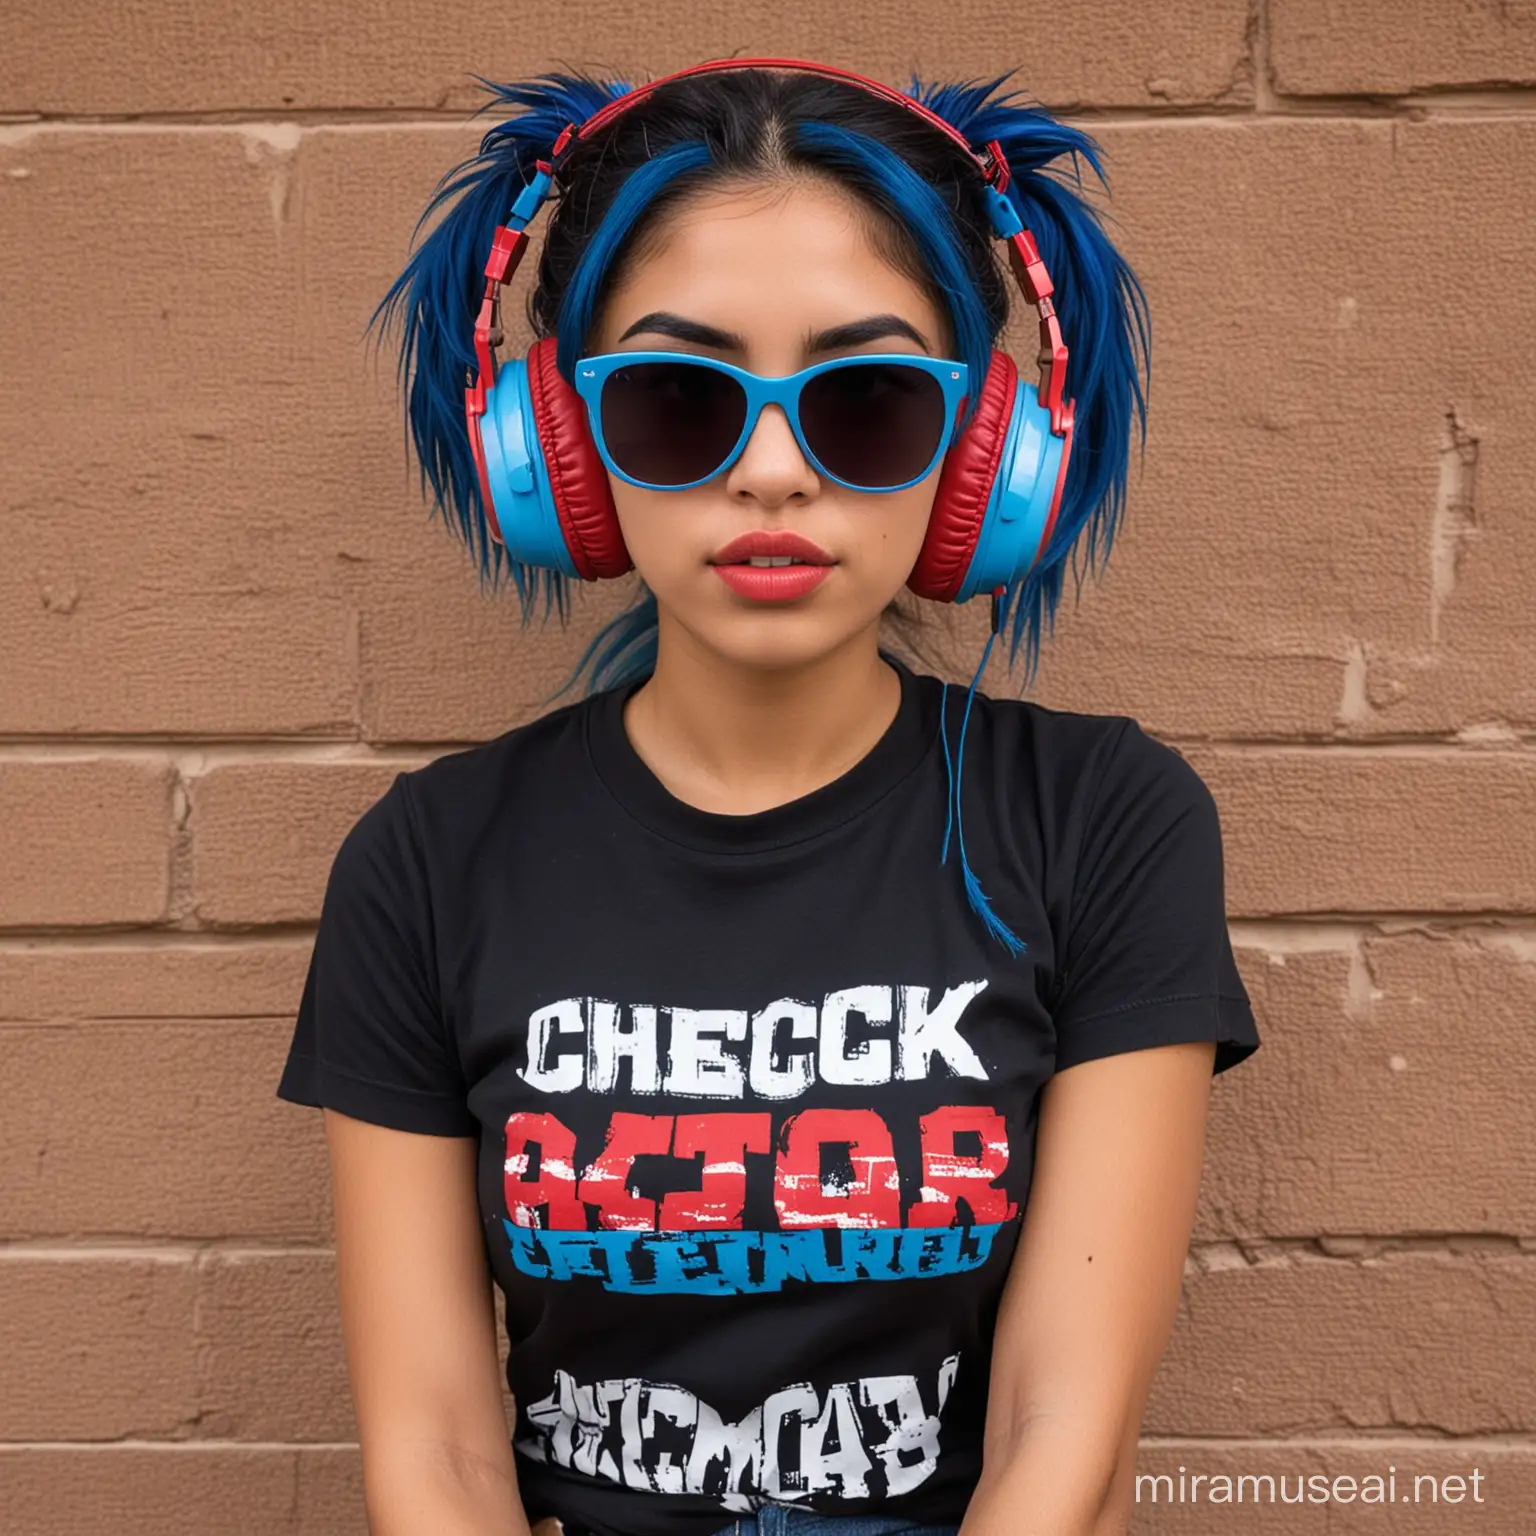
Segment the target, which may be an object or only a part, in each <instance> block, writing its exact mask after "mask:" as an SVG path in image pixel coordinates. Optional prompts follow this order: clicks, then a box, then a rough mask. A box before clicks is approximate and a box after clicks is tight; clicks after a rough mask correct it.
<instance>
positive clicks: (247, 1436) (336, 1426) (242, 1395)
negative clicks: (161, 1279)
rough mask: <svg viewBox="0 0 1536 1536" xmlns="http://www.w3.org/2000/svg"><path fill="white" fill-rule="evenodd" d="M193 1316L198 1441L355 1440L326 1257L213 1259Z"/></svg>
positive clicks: (332, 1263) (331, 1260)
mask: <svg viewBox="0 0 1536 1536" xmlns="http://www.w3.org/2000/svg"><path fill="white" fill-rule="evenodd" d="M198 1315H199V1318H200V1319H201V1325H202V1338H203V1341H204V1352H203V1356H202V1373H201V1379H200V1386H199V1395H198V1407H199V1410H200V1417H199V1419H198V1433H199V1435H201V1436H203V1437H205V1438H208V1439H236V1440H298V1441H303V1440H327V1441H330V1440H355V1439H356V1437H357V1426H356V1422H355V1420H354V1418H353V1413H352V1398H351V1392H350V1388H349V1386H348V1382H347V1372H346V1359H345V1355H344V1352H343V1349H342V1341H341V1327H340V1321H339V1316H338V1312H337V1297H336V1260H335V1257H334V1255H333V1254H332V1253H330V1252H329V1251H317V1252H315V1253H282V1254H254V1253H233V1252H231V1253H220V1254H217V1255H211V1256H210V1257H209V1259H208V1261H207V1263H206V1264H205V1265H204V1268H203V1272H202V1277H201V1290H200V1292H199V1307H198Z"/></svg>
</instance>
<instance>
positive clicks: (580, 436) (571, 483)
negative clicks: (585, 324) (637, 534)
mask: <svg viewBox="0 0 1536 1536" xmlns="http://www.w3.org/2000/svg"><path fill="white" fill-rule="evenodd" d="M528 395H529V398H530V399H531V401H532V402H533V420H534V428H535V430H536V431H537V433H538V436H539V442H540V444H541V445H542V446H543V449H544V462H545V464H546V465H547V466H548V468H549V486H550V490H551V491H552V492H553V494H554V501H555V512H556V514H557V516H558V517H559V519H560V530H561V532H562V533H563V534H564V535H565V543H566V547H567V548H568V549H569V550H570V552H571V559H572V560H573V561H574V562H575V565H576V569H577V570H578V571H580V572H581V574H582V576H583V577H584V578H585V579H586V580H588V581H598V580H602V579H604V578H607V577H613V576H622V575H623V574H624V573H625V571H627V570H629V569H630V567H631V566H632V565H633V564H634V562H633V561H632V560H631V559H630V558H629V551H628V550H627V549H626V548H625V547H624V535H623V534H622V533H621V532H620V531H619V519H618V514H617V513H616V512H615V511H614V509H613V495H612V492H611V490H610V488H609V485H608V471H607V470H606V469H605V468H604V467H603V461H602V459H601V458H599V457H598V452H597V445H596V444H595V443H594V442H593V441H592V433H591V432H590V431H589V430H588V428H587V408H586V406H584V405H583V404H582V403H581V396H580V395H578V394H577V393H576V391H575V390H574V389H572V388H571V386H570V385H569V384H568V383H567V382H566V381H565V379H564V378H563V377H562V376H561V374H560V371H559V370H558V369H557V368H556V367H555V339H554V337H552V336H546V337H544V338H543V339H542V340H540V341H536V342H534V344H533V346H532V347H531V348H530V349H529V352H528Z"/></svg>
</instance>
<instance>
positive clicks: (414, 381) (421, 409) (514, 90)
mask: <svg viewBox="0 0 1536 1536" xmlns="http://www.w3.org/2000/svg"><path fill="white" fill-rule="evenodd" d="M476 78H477V79H478V78H479V77H476ZM480 84H482V85H483V86H485V88H486V89H487V90H488V91H489V92H490V95H491V99H490V100H489V101H488V102H487V103H486V105H485V107H483V108H482V109H481V110H482V111H486V112H489V111H494V110H496V109H497V108H499V107H511V108H514V109H519V110H516V111H515V112H514V115H513V116H511V117H508V118H507V119H506V120H505V121H504V122H501V123H498V124H497V125H496V126H495V127H494V128H492V129H491V130H490V131H489V132H488V133H487V134H486V135H485V137H484V138H483V139H482V140H481V141H480V149H479V152H478V153H477V154H475V155H474V156H472V157H471V158H470V159H468V160H465V161H463V162H462V163H460V164H459V165H457V166H455V167H454V168H453V169H452V170H451V171H449V172H448V173H447V175H446V176H444V177H443V179H442V180H441V181H440V182H439V183H438V185H437V189H436V191H435V192H434V193H433V195H432V198H431V201H430V202H428V204H427V206H426V208H425V210H423V212H422V215H421V218H420V219H419V220H418V221H417V223H416V230H415V234H414V235H413V244H414V249H413V250H412V253H411V255H410V258H409V260H408V261H407V262H406V264H405V268H404V270H403V271H402V272H401V273H400V275H399V276H398V277H397V278H396V279H395V280H394V282H393V283H391V284H390V286H389V291H388V292H387V293H386V294H385V295H384V298H383V300H382V301H381V302H380V304H379V306H378V308H377V309H376V310H375V311H374V313H373V316H372V318H371V320H370V321H369V328H370V330H372V329H375V328H380V327H381V328H388V327H389V326H390V325H391V324H395V323H398V325H399V330H400V354H399V370H398V372H399V379H400V382H401V384H402V386H403V388H404V391H405V397H406V408H405V415H406V427H407V430H408V432H409V434H410V438H411V442H412V444H413V445H414V447H415V451H416V459H417V463H418V464H419V466H420V471H421V486H422V494H423V495H424V496H425V495H429V494H430V498H431V501H432V510H433V514H434V515H437V514H441V515H442V517H443V520H444V522H445V523H446V524H447V525H448V527H449V530H450V531H451V532H454V533H455V534H456V535H457V536H458V537H460V538H461V539H462V540H463V541H464V544H465V546H466V547H467V548H468V550H469V552H470V555H471V557H472V558H473V559H474V561H475V563H476V566H477V567H478V569H479V573H480V579H481V583H482V585H486V584H488V585H489V586H490V587H491V588H492V589H493V590H494V589H495V588H496V587H498V586H499V583H500V579H501V576H502V573H503V571H504V570H507V569H510V572H511V575H512V579H513V581H514V583H515V585H516V587H517V593H518V597H519V599H520V600H521V604H522V610H523V618H524V621H525V622H526V621H527V618H528V615H529V611H530V608H531V606H532V603H533V600H534V597H535V594H536V593H538V592H539V591H542V593H543V598H544V609H545V612H546V614H547V613H548V611H549V609H550V608H551V607H554V608H556V609H558V611H559V612H560V613H561V614H562V616H563V615H564V614H565V612H566V606H567V595H568V594H567V586H566V581H565V578H564V577H562V576H561V575H560V574H559V573H558V572H555V571H546V570H537V569H535V568H534V567H531V566H527V565H524V564H522V563H521V562H519V561H514V560H512V559H511V558H510V557H509V556H508V555H507V552H506V550H505V549H504V548H503V546H501V545H500V544H497V543H496V542H495V541H494V540H493V539H492V538H491V536H490V529H489V526H488V524H487V522H486V512H485V507H484V505H483V502H482V497H481V493H480V482H479V477H478V476H477V475H476V473H475V467H474V460H473V458H472V456H471V454H470V449H469V438H468V434H467V433H466V431H465V426H464V389H465V386H466V384H468V383H469V381H470V379H471V378H472V376H473V371H474V366H475V349H474V330H475V317H476V314H477V313H478V311H479V308H480V300H481V296H482V294H483V293H484V290H485V276H484V273H485V262H486V257H487V255H488V254H489V253H490V249H491V242H492V239H493V237H494V233H495V230H496V226H497V225H498V224H500V223H502V222H503V221H504V220H505V219H506V217H507V214H508V211H509V210H510V209H511V207H512V203H513V201H514V200H515V199H516V197H517V195H518V193H519V192H520V191H521V190H522V188H523V187H524V185H525V184H526V183H527V182H528V181H529V180H531V179H532V177H533V174H534V167H535V162H536V161H538V160H541V159H547V158H548V157H549V154H550V151H551V148H552V146H553V144H554V142H555V139H556V138H557V136H558V135H559V133H560V131H561V130H562V129H563V128H564V127H565V125H566V124H567V123H571V122H576V123H580V122H583V121H585V120H586V119H587V118H588V117H590V116H591V115H592V114H593V113H594V112H596V111H597V110H598V109H599V108H601V107H603V106H605V105H606V104H607V103H608V102H609V101H611V100H612V99H613V98H614V97H615V96H619V95H622V94H623V93H624V92H625V91H627V90H628V86H627V85H626V84H624V83H622V82H619V81H612V82H606V81H599V80H595V79H592V78H590V77H587V76H584V75H577V74H563V73H550V74H546V75H540V76H538V77H536V78H535V79H533V80H530V81H521V82H514V83H511V84H505V85H501V84H496V83H495V82H493V81H489V80H484V79H481V80H480ZM450 205H451V206H450ZM444 208H447V212H446V213H444V214H443V215H442V217H441V218H440V219H439V220H438V222H437V224H436V226H435V227H434V228H433V230H432V232H431V233H430V234H429V235H427V236H426V238H425V239H422V240H420V241H419V243H416V237H417V236H419V235H420V233H421V229H422V227H423V225H425V224H426V223H427V222H428V220H429V219H431V218H432V216H433V215H434V214H437V213H438V212H439V211H440V210H442V209H444Z"/></svg>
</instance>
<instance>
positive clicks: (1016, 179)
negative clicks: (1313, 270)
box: [910, 75, 1152, 677]
mask: <svg viewBox="0 0 1536 1536" xmlns="http://www.w3.org/2000/svg"><path fill="white" fill-rule="evenodd" d="M1006 79H1007V76H1006V75H1005V76H1001V77H999V78H998V79H996V80H993V81H991V82H989V83H986V84H974V83H972V84H949V85H923V84H922V83H920V82H918V81H916V80H914V81H913V83H912V86H911V87H910V91H911V94H912V95H914V96H915V97H916V98H917V99H918V100H919V101H921V102H922V103H923V104H924V105H925V106H927V107H929V108H930V109H931V110H932V111H934V112H936V113H938V114H939V116H940V117H943V118H944V119H945V120H946V121H947V122H950V123H952V124H953V125H954V126H955V127H956V128H957V129H959V130H960V132H961V133H963V134H964V135H965V136H966V138H967V139H969V141H970V142H971V143H972V144H977V145H980V144H985V143H987V142H988V141H990V140H993V139H996V140H997V141H998V143H999V144H1001V146H1002V149H1003V153H1004V154H1005V155H1006V156H1007V157H1008V163H1009V166H1010V168H1011V170H1012V172H1013V179H1012V181H1011V183H1010V185H1009V187H1008V190H1007V193H1006V196H1007V197H1008V200H1009V201H1010V202H1011V203H1012V204H1013V207H1014V208H1015V210H1016V211H1017V212H1018V215H1019V217H1020V218H1021V219H1022V220H1023V222H1024V224H1025V226H1026V228H1028V229H1029V230H1031V231H1032V232H1033V234H1034V236H1035V239H1036V242H1037V243H1038V245H1039V247H1040V254H1041V257H1042V258H1043V259H1044V261H1045V265H1046V268H1047V270H1048V271H1049V272H1050V274H1051V279H1052V281H1053V283H1054V284H1055V287H1056V293H1055V301H1056V308H1057V313H1058V314H1059V315H1060V317H1061V330H1062V337H1063V339H1064V340H1065V342H1066V344H1067V348H1068V351H1069V354H1070V357H1069V362H1068V372H1067V391H1068V393H1069V395H1072V396H1074V397H1075V398H1076V400H1077V425H1076V428H1075V439H1074V443H1073V449H1072V459H1071V462H1070V464H1069V465H1068V467H1067V483H1066V487H1065V489H1064V492H1063V495H1062V500H1061V508H1060V511H1059V513H1058V514H1057V519H1056V527H1055V529H1054V531H1053V533H1052V535H1051V540H1050V543H1049V545H1048V546H1047V548H1046V549H1045V551H1044V553H1043V554H1042V556H1041V559H1040V561H1039V562H1038V564H1037V565H1036V567H1035V569H1034V570H1033V571H1032V572H1031V573H1030V575H1029V576H1028V577H1027V578H1026V579H1025V581H1024V582H1023V584H1022V587H1021V589H1020V590H1019V591H1017V592H1016V593H1010V594H1009V597H1010V601H1009V603H1008V609H1009V611H1010V613H1011V619H1012V622H1011V626H1010V634H1009V651H1010V660H1013V659H1016V658H1017V656H1018V652H1019V649H1020V646H1021V645H1022V646H1023V648H1024V651H1025V669H1026V675H1027V676H1031V677H1032V676H1033V674H1034V671H1035V667H1036V664H1037V662H1038V660H1039V651H1040V640H1041V632H1042V630H1044V631H1045V632H1046V633H1047V634H1048V633H1049V631H1050V628H1051V625H1052V623H1053V620H1054V618H1055V613H1056V607H1057V604H1058V602H1059V601H1060V598H1061V591H1062V585H1063V575H1064V572H1065V569H1066V565H1067V558H1068V556H1069V555H1071V556H1072V567H1073V573H1074V576H1075V577H1076V579H1077V580H1078V582H1081V580H1082V577H1083V575H1084V571H1085V567H1086V570H1087V571H1097V570H1100V569H1102V567H1103V564H1104V562H1105V561H1106V560H1107V559H1108V557H1109V551H1110V546H1111V545H1112V543H1113V542H1114V537H1115V534H1116V532H1117V531H1118V529H1119V526H1120V520H1121V516H1122V514H1123V512H1124V508H1125V491H1126V471H1127V464H1128V459H1129V454H1130V433H1131V426H1132V418H1133V414H1134V417H1135V419H1136V421H1137V423H1138V424H1139V427H1140V443H1141V447H1142V448H1143V449H1145V447H1146V436H1147V402H1146V395H1145V393H1144V390H1143V385H1142V373H1145V374H1146V375H1147V378H1148V380H1149V381H1150V375H1151V346H1152V343H1151V319H1150V316H1149V314H1148V311H1147V303H1146V295H1145V293H1144V292H1143V291H1142V287H1141V283H1140V281H1139V280H1138V279H1137V277H1136V274H1135V273H1134V272H1133V271H1132V270H1131V268H1130V266H1129V265H1128V264H1127V262H1126V261H1125V258H1124V257H1123V256H1121V254H1120V252H1119V251H1118V250H1116V248H1115V246H1114V245H1113V244H1112V243H1111V241H1110V239H1109V237H1108V235H1107V234H1106V233H1105V232H1104V227H1103V215H1102V213H1101V211H1100V209H1099V208H1098V207H1096V206H1095V205H1094V204H1093V203H1091V202H1089V201H1088V199H1087V197H1086V196H1085V195H1084V191H1083V179H1082V162H1083V161H1086V162H1087V163H1088V166H1089V168H1090V169H1091V170H1092V171H1093V174H1094V175H1095V177H1096V178H1097V179H1098V181H1099V184H1100V185H1101V186H1102V187H1103V188H1104V189H1105V190H1106V191H1107V190H1108V180H1107V178H1106V177H1105V174H1104V168H1103V162H1102V151H1101V149H1100V147H1099V145H1098V143H1097V142H1096V141H1095V140H1094V139H1093V138H1092V137H1091V136H1090V135H1089V134H1087V133H1086V132H1084V131H1083V130H1082V129H1080V128H1074V127H1071V126H1069V125H1068V124H1065V123H1060V122H1057V121H1056V119H1055V118H1053V117H1052V116H1051V115H1050V114H1049V113H1048V112H1045V111H1044V110H1042V109H1039V108H1034V107H1024V106H1018V105H1013V104H1012V101H1013V98H1014V97H1015V96H1016V95H1017V94H1018V93H1016V92H1011V93H1009V94H1007V95H1005V96H1001V97H994V93H995V92H996V91H997V89H998V87H999V86H1001V85H1002V84H1003V82H1004V81H1005V80H1006ZM1064 155H1066V156H1070V157H1071V162H1072V168H1073V173H1072V175H1071V177H1070V178H1069V177H1067V176H1065V175H1063V174H1061V173H1060V172H1057V171H1054V170H1051V169H1048V167H1050V166H1051V163H1052V162H1053V161H1055V160H1058V159H1059V158H1061V157H1062V156H1064ZM1085 530H1086V537H1082V536H1083V535H1084V532H1085Z"/></svg>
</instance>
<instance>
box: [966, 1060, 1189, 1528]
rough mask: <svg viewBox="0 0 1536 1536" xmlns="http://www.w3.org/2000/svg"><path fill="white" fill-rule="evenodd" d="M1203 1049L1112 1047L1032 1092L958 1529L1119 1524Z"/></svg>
mask: <svg viewBox="0 0 1536 1536" xmlns="http://www.w3.org/2000/svg"><path fill="white" fill-rule="evenodd" d="M1214 1050H1215V1047H1214V1045H1212V1044H1210V1043H1208V1042H1195V1043H1190V1044H1183V1045H1166V1046H1156V1047H1151V1048H1147V1049H1143V1050H1136V1051H1127V1052H1123V1053H1121V1054H1118V1055H1114V1056H1107V1057H1103V1058H1101V1059H1098V1060H1094V1061H1085V1062H1082V1063H1080V1064H1079V1065H1077V1066H1074V1067H1070V1068H1067V1069H1066V1070H1065V1071H1062V1072H1060V1073H1058V1074H1057V1075H1056V1076H1055V1077H1054V1078H1052V1079H1051V1081H1050V1082H1049V1083H1048V1084H1047V1085H1046V1087H1045V1089H1044V1091H1043V1094H1042V1102H1041V1111H1040V1128H1039V1138H1038V1141H1037V1143H1036V1161H1035V1172H1034V1178H1033V1183H1032V1186H1031V1192H1030V1201H1029V1207H1028V1209H1027V1211H1026V1212H1025V1219H1024V1230H1023V1232H1022V1233H1021V1234H1020V1239H1019V1247H1018V1250H1017V1252H1016V1253H1015V1256H1014V1261H1013V1268H1012V1271H1011V1273H1010V1274H1009V1278H1008V1284H1007V1287H1006V1289H1005V1291H1004V1294H1003V1302H1002V1307H1001V1310H1000V1312H999V1315H998V1324H997V1335H996V1341H995V1343H994V1346H993V1353H992V1378H991V1397H990V1400H989V1404H988V1409H987V1426H986V1445H985V1465H984V1468H983V1472H982V1477H981V1482H980V1485H979V1486H978V1488H977V1490H976V1494H975V1496H974V1498H973V1499H972V1501H971V1505H970V1508H969V1510H968V1511H967V1514H966V1517H965V1524H964V1526H963V1527H962V1532H963V1536H1122V1533H1123V1532H1124V1531H1125V1530H1126V1529H1127V1527H1128V1524H1129V1520H1130V1511H1131V1503H1132V1497H1133V1492H1134V1488H1135V1464H1136V1447H1137V1442H1138V1439H1139V1436H1140V1428H1141V1416H1142V1413H1143V1411H1144V1409H1145V1406H1146V1399H1147V1393H1148V1391H1149V1390H1150V1388H1151V1384H1152V1377H1153V1374H1154V1373H1155V1371H1156V1370H1157V1365H1158V1362H1159V1360H1160V1359H1161V1358H1162V1354H1163V1350H1164V1349H1165V1348H1166V1346H1167V1342H1168V1337H1169V1334H1170V1333H1171V1332H1172V1329H1173V1321H1174V1317H1175V1315H1176V1313H1177V1310H1178V1301H1179V1287H1180V1281H1181V1278H1182V1275H1183V1267H1184V1260H1185V1256H1186V1254H1187V1252H1188V1248H1189V1238H1190V1233H1191V1230H1192V1229H1193V1226H1194V1219H1195V1201H1196V1197H1197V1195H1198V1193H1199V1187H1200V1172H1201V1167H1202V1164H1203V1161H1204V1151H1205V1123H1206V1111H1207V1106H1208V1103H1209V1095H1210V1084H1211V1066H1212V1057H1213V1054H1214Z"/></svg>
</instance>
